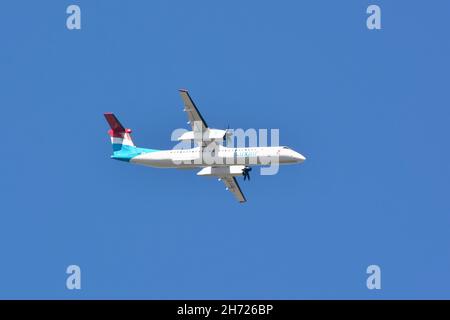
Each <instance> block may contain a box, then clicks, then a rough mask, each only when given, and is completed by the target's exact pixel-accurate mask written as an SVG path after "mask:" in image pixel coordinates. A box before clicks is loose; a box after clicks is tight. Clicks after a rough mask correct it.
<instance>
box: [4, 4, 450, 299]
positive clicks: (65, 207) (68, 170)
mask: <svg viewBox="0 0 450 320" xmlns="http://www.w3.org/2000/svg"><path fill="white" fill-rule="evenodd" d="M69 4H78V5H80V7H81V10H82V29H81V30H79V31H69V30H67V29H66V17H67V15H66V13H65V11H66V7H67V6H68V5H69ZM369 4H378V5H380V6H381V9H382V28H383V29H382V30H381V31H369V30H368V29H367V28H366V21H365V20H366V17H367V15H366V13H365V12H366V8H367V6H368V5H369ZM449 19H450V3H449V2H448V1H445V0H441V1H439V0H436V1H430V2H428V1H406V0H404V1H382V0H374V1H362V0H361V1H356V0H354V1H317V0H314V1H313V0H309V1H206V0H202V1H189V2H188V1H129V2H124V1H111V0H108V1H106V0H103V1H75V0H74V1H8V2H5V3H2V5H1V12H0V41H1V50H0V88H1V89H0V92H1V93H0V108H1V124H2V126H3V128H2V134H3V139H2V140H3V145H2V147H3V148H2V150H3V151H2V153H1V155H2V156H1V157H0V166H1V168H2V170H1V172H2V174H1V179H0V191H1V203H2V209H1V214H0V219H1V220H0V253H1V259H0V298H69V299H72V298H74V299H75V298H89V299H90V298H138V299H141V298H150V299H152V298H158V299H160V298H162V299H164V298H195V299H197V298H209V299H212V298H237V299H240V298H255V299H258V298H275V299H280V298H283V299H291V298H295V299H303V298H358V299H359V298H368V299H379V298H388V299H390V298H450V249H449V245H450V232H449V226H450V217H449V213H450V200H449V190H450V189H449V188H450V164H449V160H448V159H449V158H450V148H449V143H448V137H449V134H450V129H449V128H450V126H449V118H450V99H449V73H450V62H449V57H450V45H449V26H448V23H449ZM179 88H188V89H189V90H190V93H191V94H192V96H193V98H194V99H195V101H196V103H197V105H198V107H199V108H200V109H201V111H202V113H203V116H204V117H205V118H206V120H207V121H208V124H210V125H211V126H213V127H219V128H220V127H225V126H226V125H227V124H230V125H231V127H234V128H279V129H280V142H281V144H283V145H289V146H290V147H292V148H294V149H296V150H297V151H299V152H301V153H302V154H304V155H305V156H306V157H307V161H306V162H305V163H304V164H302V165H298V166H286V167H282V168H281V171H280V172H279V174H277V175H275V176H260V175H255V174H253V176H252V180H251V182H247V181H246V182H244V181H242V179H240V181H241V187H242V189H243V190H244V192H245V194H246V196H247V198H248V200H249V201H248V202H247V203H246V204H244V205H241V204H239V203H237V202H236V201H235V200H234V199H233V197H232V196H231V195H230V194H228V192H226V191H225V190H224V187H223V185H222V184H221V183H218V182H217V181H214V180H213V179H211V180H210V179H207V178H200V177H197V176H196V175H195V173H196V171H178V170H158V169H152V168H145V167H140V166H133V165H129V164H126V163H123V162H117V161H113V160H111V159H109V156H110V153H111V145H110V142H109V137H108V135H107V133H106V132H107V130H108V127H107V124H106V122H105V120H104V118H103V115H102V114H103V112H105V111H113V112H115V113H116V114H117V115H118V116H119V118H120V119H121V120H122V122H123V123H124V124H125V125H126V126H127V127H130V128H132V129H133V130H134V140H135V142H136V143H137V144H138V145H139V146H142V147H149V148H157V149H158V148H159V149H163V148H171V147H172V146H173V142H171V141H170V134H171V132H172V130H173V129H175V128H180V127H186V115H185V114H184V113H183V112H182V103H181V99H180V97H179V95H178V92H177V89H179ZM186 128H187V127H186ZM70 264H77V265H79V266H80V267H81V270H82V290H80V291H69V290H67V289H66V287H65V281H66V276H67V275H66V273H65V270H66V267H67V266H68V265H70ZM371 264H377V265H379V266H380V267H381V269H382V289H381V290H380V291H370V290H368V289H367V288H366V278H367V275H366V268H367V266H368V265H371Z"/></svg>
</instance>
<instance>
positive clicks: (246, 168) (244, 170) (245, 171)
mask: <svg viewBox="0 0 450 320" xmlns="http://www.w3.org/2000/svg"><path fill="white" fill-rule="evenodd" d="M250 171H252V168H251V167H245V168H244V169H242V175H243V176H244V181H245V180H246V179H247V178H248V181H250V173H249V172H250Z"/></svg>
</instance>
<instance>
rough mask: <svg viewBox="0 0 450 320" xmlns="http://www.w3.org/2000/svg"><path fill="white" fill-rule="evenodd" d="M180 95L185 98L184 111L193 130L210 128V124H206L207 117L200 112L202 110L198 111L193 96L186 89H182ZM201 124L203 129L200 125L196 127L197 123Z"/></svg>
mask: <svg viewBox="0 0 450 320" xmlns="http://www.w3.org/2000/svg"><path fill="white" fill-rule="evenodd" d="M180 95H181V99H183V103H184V111H186V113H187V116H188V119H189V124H190V125H191V127H192V130H193V131H200V132H201V131H203V130H204V129H206V128H208V125H207V124H206V121H205V119H203V117H202V115H201V114H200V111H198V109H197V107H196V106H195V103H194V101H192V98H191V96H190V95H189V93H188V92H187V90H185V89H180ZM199 124H201V125H202V126H203V130H200V128H198V127H194V126H195V125H199Z"/></svg>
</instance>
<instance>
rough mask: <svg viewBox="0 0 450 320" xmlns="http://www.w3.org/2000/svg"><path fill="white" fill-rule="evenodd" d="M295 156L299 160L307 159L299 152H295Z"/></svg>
mask: <svg viewBox="0 0 450 320" xmlns="http://www.w3.org/2000/svg"><path fill="white" fill-rule="evenodd" d="M294 158H295V160H296V161H298V162H303V161H305V160H306V158H305V157H304V156H303V155H301V154H300V153H298V152H294Z"/></svg>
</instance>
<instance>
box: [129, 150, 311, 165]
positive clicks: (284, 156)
mask: <svg viewBox="0 0 450 320" xmlns="http://www.w3.org/2000/svg"><path fill="white" fill-rule="evenodd" d="M304 160H305V157H303V156H302V155H301V154H300V153H298V152H296V151H294V150H292V149H289V148H287V147H249V148H229V147H224V146H218V147H216V148H214V149H212V150H210V149H208V148H203V149H202V148H199V147H197V148H192V149H173V150H161V151H154V152H148V153H143V154H140V155H138V156H136V157H134V158H132V159H131V160H130V162H132V163H136V164H142V165H146V166H151V167H158V168H202V167H210V166H211V167H223V166H225V167H227V166H234V165H270V164H273V163H275V162H277V163H279V164H292V163H299V162H303V161H304Z"/></svg>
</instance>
